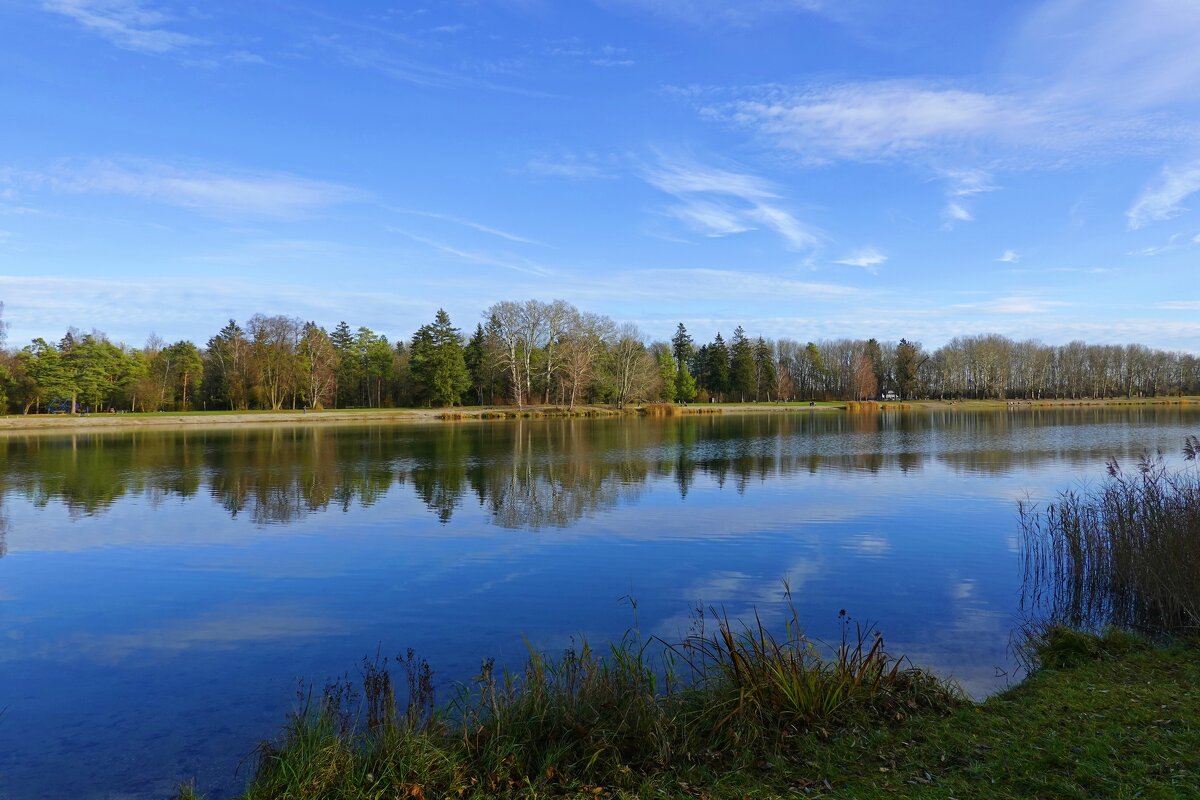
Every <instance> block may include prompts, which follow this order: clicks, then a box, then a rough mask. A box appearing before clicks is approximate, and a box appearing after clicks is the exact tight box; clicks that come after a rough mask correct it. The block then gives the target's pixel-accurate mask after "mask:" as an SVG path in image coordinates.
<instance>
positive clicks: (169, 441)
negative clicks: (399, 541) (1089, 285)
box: [0, 408, 1195, 528]
mask: <svg viewBox="0 0 1200 800" xmlns="http://www.w3.org/2000/svg"><path fill="white" fill-rule="evenodd" d="M1194 419H1195V415H1194V414H1193V415H1191V416H1189V417H1187V420H1188V421H1189V422H1190V421H1192V420H1194ZM1183 421H1184V420H1183V412H1181V411H1180V410H1178V409H1174V410H1172V409H1162V408H1138V409H1124V410H1112V409H1095V408H1093V409H1087V408H1084V409H1073V410H1069V411H1063V410H1054V411H1042V410H1028V409H1022V410H1019V411H998V412H990V413H989V412H958V411H954V410H949V411H946V412H939V413H912V414H905V413H884V414H879V413H869V414H840V413H828V412H816V413H808V412H803V411H801V412H798V413H789V414H747V415H728V416H707V415H706V416H697V417H680V418H667V419H641V420H619V419H618V420H607V419H600V420H593V419H560V420H555V419H551V420H536V421H526V420H519V421H514V422H504V423H487V424H463V425H458V424H447V425H437V426H427V427H426V426H422V427H417V426H394V427H369V428H336V427H328V428H327V427H321V426H312V427H303V428H282V427H281V428H239V429H231V430H224V431H221V430H209V431H183V432H155V431H138V432H133V433H128V432H126V433H91V434H75V435H70V436H27V437H11V436H10V437H0V462H2V463H3V464H4V465H5V466H4V469H3V471H2V472H0V493H3V492H15V493H19V494H22V495H24V496H25V497H27V498H29V499H30V500H31V501H32V502H34V503H35V504H38V505H45V504H47V503H50V502H52V501H53V502H61V503H63V504H64V505H65V506H66V507H67V508H68V509H69V511H70V513H71V514H72V515H77V516H78V515H89V514H97V513H102V512H103V511H104V510H105V509H107V508H108V507H109V506H111V505H112V504H114V503H115V502H116V501H118V500H119V499H120V498H122V497H123V496H125V495H140V496H143V497H146V498H149V500H150V501H151V502H152V503H157V502H162V501H163V500H165V499H168V498H188V497H192V496H194V495H196V494H198V493H200V492H202V491H206V492H207V493H208V494H210V495H211V496H212V497H213V498H214V499H215V500H216V501H217V502H218V503H219V504H220V505H221V506H222V507H223V508H225V509H226V510H228V512H229V513H230V515H231V516H234V517H238V516H244V517H246V518H249V519H250V520H252V521H254V522H256V523H260V524H261V523H276V522H284V523H285V522H289V521H293V520H297V519H299V518H301V517H304V516H305V515H308V514H311V513H313V512H317V511H322V510H325V509H331V508H339V509H342V510H343V511H345V510H349V509H350V508H353V507H367V506H371V505H373V504H375V503H377V502H378V501H379V500H380V499H381V498H382V497H383V495H384V494H386V493H387V492H388V491H389V490H390V489H391V488H392V487H394V486H395V485H397V484H404V483H411V485H412V488H413V491H414V492H415V494H416V496H417V498H418V499H419V500H420V501H421V502H422V503H423V504H424V505H425V506H426V507H427V508H428V509H429V510H430V511H431V512H432V513H433V514H435V515H436V516H437V518H438V519H439V520H440V521H442V522H443V523H445V522H449V521H450V520H451V519H452V517H453V515H454V514H455V513H456V512H457V511H458V510H459V509H461V508H462V507H463V505H464V504H465V503H467V502H469V499H468V498H471V497H474V498H475V499H476V500H477V502H478V503H479V505H480V507H481V508H482V509H484V510H485V511H486V512H487V513H488V514H489V515H490V516H491V518H492V519H493V520H494V521H495V522H496V523H497V524H499V525H502V526H505V527H513V528H538V527H548V526H549V527H552V526H563V525H568V524H570V523H571V522H572V521H574V520H577V519H580V518H582V517H585V516H587V515H589V514H593V513H596V512H600V511H603V510H605V509H610V508H612V507H614V506H615V505H617V504H619V503H620V502H622V501H623V500H632V499H634V498H636V497H637V496H638V495H639V494H640V493H641V492H642V491H643V490H644V487H645V485H646V483H647V482H649V481H650V480H651V479H660V480H674V482H675V484H676V486H677V488H678V491H679V493H680V495H681V496H685V497H686V496H687V494H688V492H689V491H690V490H691V489H692V488H693V487H694V486H695V485H696V483H697V482H698V481H699V480H700V479H702V478H703V479H705V480H707V481H708V482H709V483H711V484H713V485H716V486H719V487H731V488H733V489H734V490H735V491H737V492H739V493H741V492H746V491H751V487H752V486H754V485H755V484H757V483H761V482H765V481H769V480H771V479H773V478H777V477H784V476H788V475H791V474H794V473H816V472H820V471H835V472H846V473H857V472H872V473H876V472H884V471H909V470H919V469H922V468H924V466H925V464H926V462H927V461H929V460H930V459H931V458H932V459H935V460H936V461H937V462H939V463H942V464H946V465H949V466H950V467H952V468H953V469H956V470H962V471H973V472H979V471H982V472H989V471H994V472H1003V471H1008V470H1011V469H1014V468H1019V467H1023V466H1032V465H1034V464H1037V463H1041V462H1044V461H1047V460H1058V461H1067V462H1076V461H1078V462H1083V461H1093V460H1096V459H1099V458H1102V457H1104V456H1106V455H1107V454H1108V450H1107V449H1106V445H1105V443H1104V442H1099V443H1097V442H1096V441H1095V438H1096V437H1095V436H1094V435H1092V434H1091V433H1090V432H1087V431H1084V430H1083V427H1082V426H1090V425H1095V424H1097V423H1121V424H1122V425H1128V424H1130V423H1133V424H1165V423H1173V424H1176V425H1178V424H1180V423H1181V422H1183ZM1050 426H1053V427H1054V430H1053V431H1051V432H1049V433H1047V431H1045V430H1044V429H1046V428H1047V427H1050ZM1108 444H1109V445H1111V441H1110V442H1109V443H1108Z"/></svg>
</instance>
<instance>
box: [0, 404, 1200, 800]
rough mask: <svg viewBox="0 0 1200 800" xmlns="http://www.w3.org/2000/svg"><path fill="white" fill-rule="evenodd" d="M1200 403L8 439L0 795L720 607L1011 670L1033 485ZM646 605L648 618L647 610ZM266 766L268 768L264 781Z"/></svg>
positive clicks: (217, 789) (4, 444) (110, 777)
mask: <svg viewBox="0 0 1200 800" xmlns="http://www.w3.org/2000/svg"><path fill="white" fill-rule="evenodd" d="M1198 428H1200V411H1196V410H1190V409H1180V408H1168V407H1147V408H1129V409H1102V408H1090V409H1062V410H1037V409H1019V410H1007V411H1005V410H999V411H992V412H966V413H962V412H954V411H939V412H924V411H922V412H913V413H889V414H878V413H871V414H842V413H815V414H814V413H806V412H803V411H796V412H788V413H779V414H757V415H724V416H714V417H695V418H691V417H682V418H670V419H630V418H624V419H594V420H590V419H549V420H529V421H506V422H494V423H484V424H479V423H473V424H462V425H457V424H446V425H438V426H404V425H391V426H388V425H377V426H357V427H349V426H328V427H326V426H316V427H295V428H290V427H272V428H262V429H256V428H247V429H220V430H197V431H129V432H126V431H119V432H117V431H114V432H93V433H78V434H69V435H68V434H61V435H58V434H55V435H50V434H42V435H34V434H29V435H20V434H9V435H7V436H4V437H0V537H2V538H0V548H2V550H0V551H2V552H4V553H5V554H4V556H3V558H0V637H3V641H4V646H3V649H0V708H7V711H6V712H5V713H4V714H3V716H0V798H4V799H5V800H17V799H18V798H20V800H26V798H29V799H30V800H33V799H35V798H61V797H74V798H151V797H155V798H161V797H165V796H167V795H169V794H170V792H171V791H172V789H173V787H174V786H175V784H176V783H177V782H178V781H180V780H182V779H190V778H195V779H196V780H197V784H198V787H199V788H200V789H201V790H202V791H204V792H205V793H206V794H207V796H208V797H209V798H221V797H229V796H231V795H233V794H235V793H236V791H237V789H238V788H239V787H240V786H241V785H243V784H244V782H245V779H246V778H247V776H248V774H249V772H250V770H251V768H252V758H248V756H249V754H250V753H251V751H252V749H253V747H254V745H255V743H256V742H257V741H258V740H259V739H261V738H262V737H265V736H272V735H274V734H275V732H276V731H277V730H278V729H279V727H280V725H281V723H282V722H283V720H284V716H285V714H286V712H287V711H288V710H289V709H290V708H292V707H293V706H294V704H295V702H296V699H295V692H296V689H297V685H298V679H299V678H301V677H305V678H308V679H311V680H313V681H315V682H316V683H318V684H320V683H322V682H323V681H324V680H325V679H326V678H329V677H334V676H337V675H341V674H343V673H346V672H349V673H350V674H351V676H352V677H353V676H354V675H355V674H356V672H355V670H356V666H357V665H358V664H359V663H360V662H361V660H362V658H363V657H364V656H365V655H368V654H371V655H373V654H374V653H375V652H376V649H377V648H381V649H382V652H383V653H385V654H394V653H396V652H400V651H402V650H405V649H407V648H410V647H411V648H414V649H415V650H416V651H417V653H419V654H420V655H422V656H424V657H425V658H427V659H428V660H429V661H430V663H431V664H432V665H433V667H434V670H435V676H436V678H437V681H438V684H439V688H440V689H441V695H440V696H441V697H442V698H443V699H445V698H447V697H448V696H449V690H450V688H451V687H452V685H453V684H454V682H455V681H460V680H465V679H467V678H469V677H470V676H471V675H473V674H474V673H475V672H476V671H477V670H478V666H479V661H480V659H481V658H484V657H489V656H494V657H496V659H497V661H498V662H500V663H508V664H511V665H514V666H515V665H519V664H520V663H521V661H522V660H523V658H524V655H525V647H526V645H525V642H524V641H523V637H527V638H528V640H529V641H530V642H531V643H532V644H533V645H534V646H536V647H539V648H544V649H547V650H557V649H560V648H562V647H565V646H567V645H569V644H570V643H571V641H572V637H575V639H576V640H577V639H578V637H579V636H581V635H586V636H588V637H589V638H590V639H591V640H592V642H593V643H600V642H603V641H608V640H612V639H616V638H619V637H620V636H621V635H622V633H623V632H624V631H625V630H626V629H628V628H629V627H631V626H633V625H635V624H636V625H637V626H639V627H640V629H641V630H642V631H643V632H644V633H646V634H658V635H662V636H664V637H667V638H671V637H678V636H680V635H683V634H685V633H686V632H687V630H688V627H689V624H690V619H691V617H690V615H691V612H692V610H693V609H694V608H695V607H696V605H697V604H703V605H712V606H715V607H718V608H723V609H724V610H725V611H726V612H727V613H728V614H729V616H730V617H738V616H747V615H749V614H750V613H751V611H752V609H757V610H758V612H759V614H760V615H761V616H762V618H763V619H764V621H767V622H768V623H769V622H771V621H773V620H779V621H780V622H782V619H783V616H784V606H785V600H784V598H783V582H784V581H785V580H786V581H787V582H788V583H789V585H790V586H791V589H792V600H793V602H794V603H795V605H796V606H797V608H798V610H799V612H800V615H801V619H802V621H803V622H804V624H805V625H806V626H807V630H808V631H809V633H810V634H811V635H813V636H816V637H821V638H826V639H829V640H833V639H836V637H837V636H838V630H839V629H838V612H839V610H840V609H843V608H844V609H846V610H847V611H848V612H849V613H850V614H851V615H852V616H853V617H854V618H855V619H856V620H863V621H868V622H873V623H875V624H877V625H878V627H879V629H880V630H882V631H883V633H884V634H885V637H886V640H887V642H888V646H889V649H890V650H892V652H894V653H897V654H899V653H903V654H905V655H907V656H909V657H910V658H911V659H912V660H913V661H914V662H915V663H917V664H919V665H922V666H927V667H930V668H932V669H934V670H935V671H937V672H938V673H939V674H941V675H946V676H952V677H955V678H956V679H958V680H959V681H960V682H962V684H963V685H964V686H965V687H966V688H967V689H968V690H969V691H970V692H971V693H972V694H974V695H976V696H982V695H985V694H987V693H989V692H992V691H995V690H997V689H999V688H1003V687H1004V686H1005V685H1007V683H1008V682H1009V681H1010V680H1013V679H1014V678H1013V674H1014V672H1013V671H1014V668H1015V664H1014V660H1013V657H1012V654H1011V652H1010V634H1011V631H1012V628H1013V625H1014V624H1015V623H1016V622H1017V621H1018V619H1019V596H1020V588H1021V587H1020V577H1021V574H1020V563H1019V553H1018V541H1019V530H1018V524H1017V512H1016V504H1017V501H1018V500H1021V499H1024V498H1026V497H1030V498H1033V499H1035V500H1038V499H1040V500H1045V499H1048V498H1051V497H1053V496H1054V495H1055V494H1057V492H1059V491H1060V490H1062V489H1066V488H1070V487H1072V486H1075V485H1078V483H1079V482H1080V481H1098V480H1100V479H1101V478H1102V477H1103V475H1104V464H1105V462H1106V460H1107V459H1109V458H1113V457H1115V458H1119V459H1122V460H1125V461H1132V460H1134V459H1136V457H1137V456H1138V455H1139V454H1141V453H1143V452H1146V451H1149V452H1156V451H1159V450H1161V451H1163V452H1164V453H1166V454H1168V458H1176V457H1177V456H1176V455H1174V454H1177V453H1178V452H1179V449H1180V446H1181V445H1182V442H1183V438H1184V436H1185V435H1186V434H1188V433H1196V432H1197V429H1198ZM631 599H634V600H636V608H635V607H634V605H635V604H634V602H631ZM239 764H241V770H240V772H238V767H239Z"/></svg>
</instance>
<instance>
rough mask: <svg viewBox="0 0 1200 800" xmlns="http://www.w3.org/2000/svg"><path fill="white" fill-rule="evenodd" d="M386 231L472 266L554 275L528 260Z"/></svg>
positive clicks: (405, 232)
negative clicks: (464, 248)
mask: <svg viewBox="0 0 1200 800" xmlns="http://www.w3.org/2000/svg"><path fill="white" fill-rule="evenodd" d="M387 230H388V231H390V232H391V233H395V234H398V235H400V236H403V237H405V238H407V239H411V240H412V241H414V242H417V243H418V244H423V245H425V246H426V247H431V248H433V249H434V250H437V251H439V252H442V253H445V254H446V255H450V256H454V257H455V258H457V259H459V260H461V261H467V262H470V263H472V264H481V265H484V266H489V267H503V268H504V269H509V270H512V271H514V272H523V273H526V274H528V275H538V276H541V277H546V276H549V275H553V274H554V270H552V269H551V268H549V267H547V266H543V265H542V264H538V263H536V262H533V261H529V260H528V259H523V258H519V257H516V256H511V255H504V256H495V255H492V254H491V253H486V252H482V251H476V250H463V249H462V248H460V247H455V246H454V245H450V244H446V243H444V242H439V241H437V240H436V239H430V238H428V237H425V236H421V235H419V234H416V233H412V232H410V231H406V230H404V229H403V228H396V227H393V226H387Z"/></svg>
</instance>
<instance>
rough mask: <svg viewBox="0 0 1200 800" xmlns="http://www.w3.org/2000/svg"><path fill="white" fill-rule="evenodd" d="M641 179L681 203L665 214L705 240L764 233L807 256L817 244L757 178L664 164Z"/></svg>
mask: <svg viewBox="0 0 1200 800" xmlns="http://www.w3.org/2000/svg"><path fill="white" fill-rule="evenodd" d="M642 177H643V179H644V180H645V181H646V182H647V183H649V184H650V185H651V186H653V187H655V188H656V189H658V190H660V191H662V192H665V193H666V194H669V195H672V196H674V197H675V198H676V199H677V200H678V201H679V203H678V204H676V205H674V206H671V207H669V208H667V209H666V211H667V213H668V214H670V215H671V216H673V217H675V218H676V219H678V220H679V221H680V222H682V223H683V224H684V225H686V226H687V227H688V228H690V229H691V230H693V231H696V232H697V233H701V234H703V235H705V236H712V237H722V236H731V235H734V234H739V233H746V232H748V231H753V230H758V229H759V228H767V229H769V230H772V231H774V232H775V233H776V234H778V235H779V236H780V237H782V238H783V240H784V241H785V242H786V244H787V246H788V247H789V248H790V249H792V250H809V249H812V248H813V247H816V246H817V245H818V244H820V242H821V237H820V236H819V234H818V233H817V232H816V231H815V230H813V229H812V228H810V227H809V226H808V225H806V224H804V223H803V222H801V221H800V220H798V219H797V218H796V217H795V216H794V215H793V214H792V213H791V212H790V211H787V210H786V209H784V208H783V207H782V206H781V205H780V203H779V201H780V200H781V199H782V198H781V196H780V194H779V190H778V189H777V188H776V187H775V185H774V184H772V183H771V182H770V181H767V180H765V179H763V178H760V177H758V176H756V175H751V174H748V173H743V172H734V171H731V170H725V169H719V168H714V167H707V166H704V165H701V164H697V163H695V162H691V161H687V160H668V159H664V160H662V161H661V162H660V163H659V164H658V165H657V166H655V167H652V168H649V169H646V170H644V172H643V174H642Z"/></svg>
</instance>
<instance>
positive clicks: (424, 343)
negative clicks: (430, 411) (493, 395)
mask: <svg viewBox="0 0 1200 800" xmlns="http://www.w3.org/2000/svg"><path fill="white" fill-rule="evenodd" d="M409 370H410V372H411V374H412V381H413V387H414V389H415V391H416V394H417V397H418V399H420V400H423V401H425V402H426V403H428V404H430V405H438V406H453V405H457V404H458V402H459V400H460V399H461V398H462V395H463V393H464V392H466V391H467V390H468V389H470V388H471V374H470V372H468V371H467V363H466V360H465V359H464V357H463V346H462V336H461V334H460V333H459V330H458V329H457V328H455V327H454V326H453V325H452V324H451V323H450V315H449V314H447V313H446V311H445V309H440V308H439V309H438V312H437V314H436V315H435V317H434V320H433V322H432V323H430V324H427V325H422V326H421V327H420V328H418V329H417V332H416V333H415V334H413V338H412V345H411V347H410V348H409Z"/></svg>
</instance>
